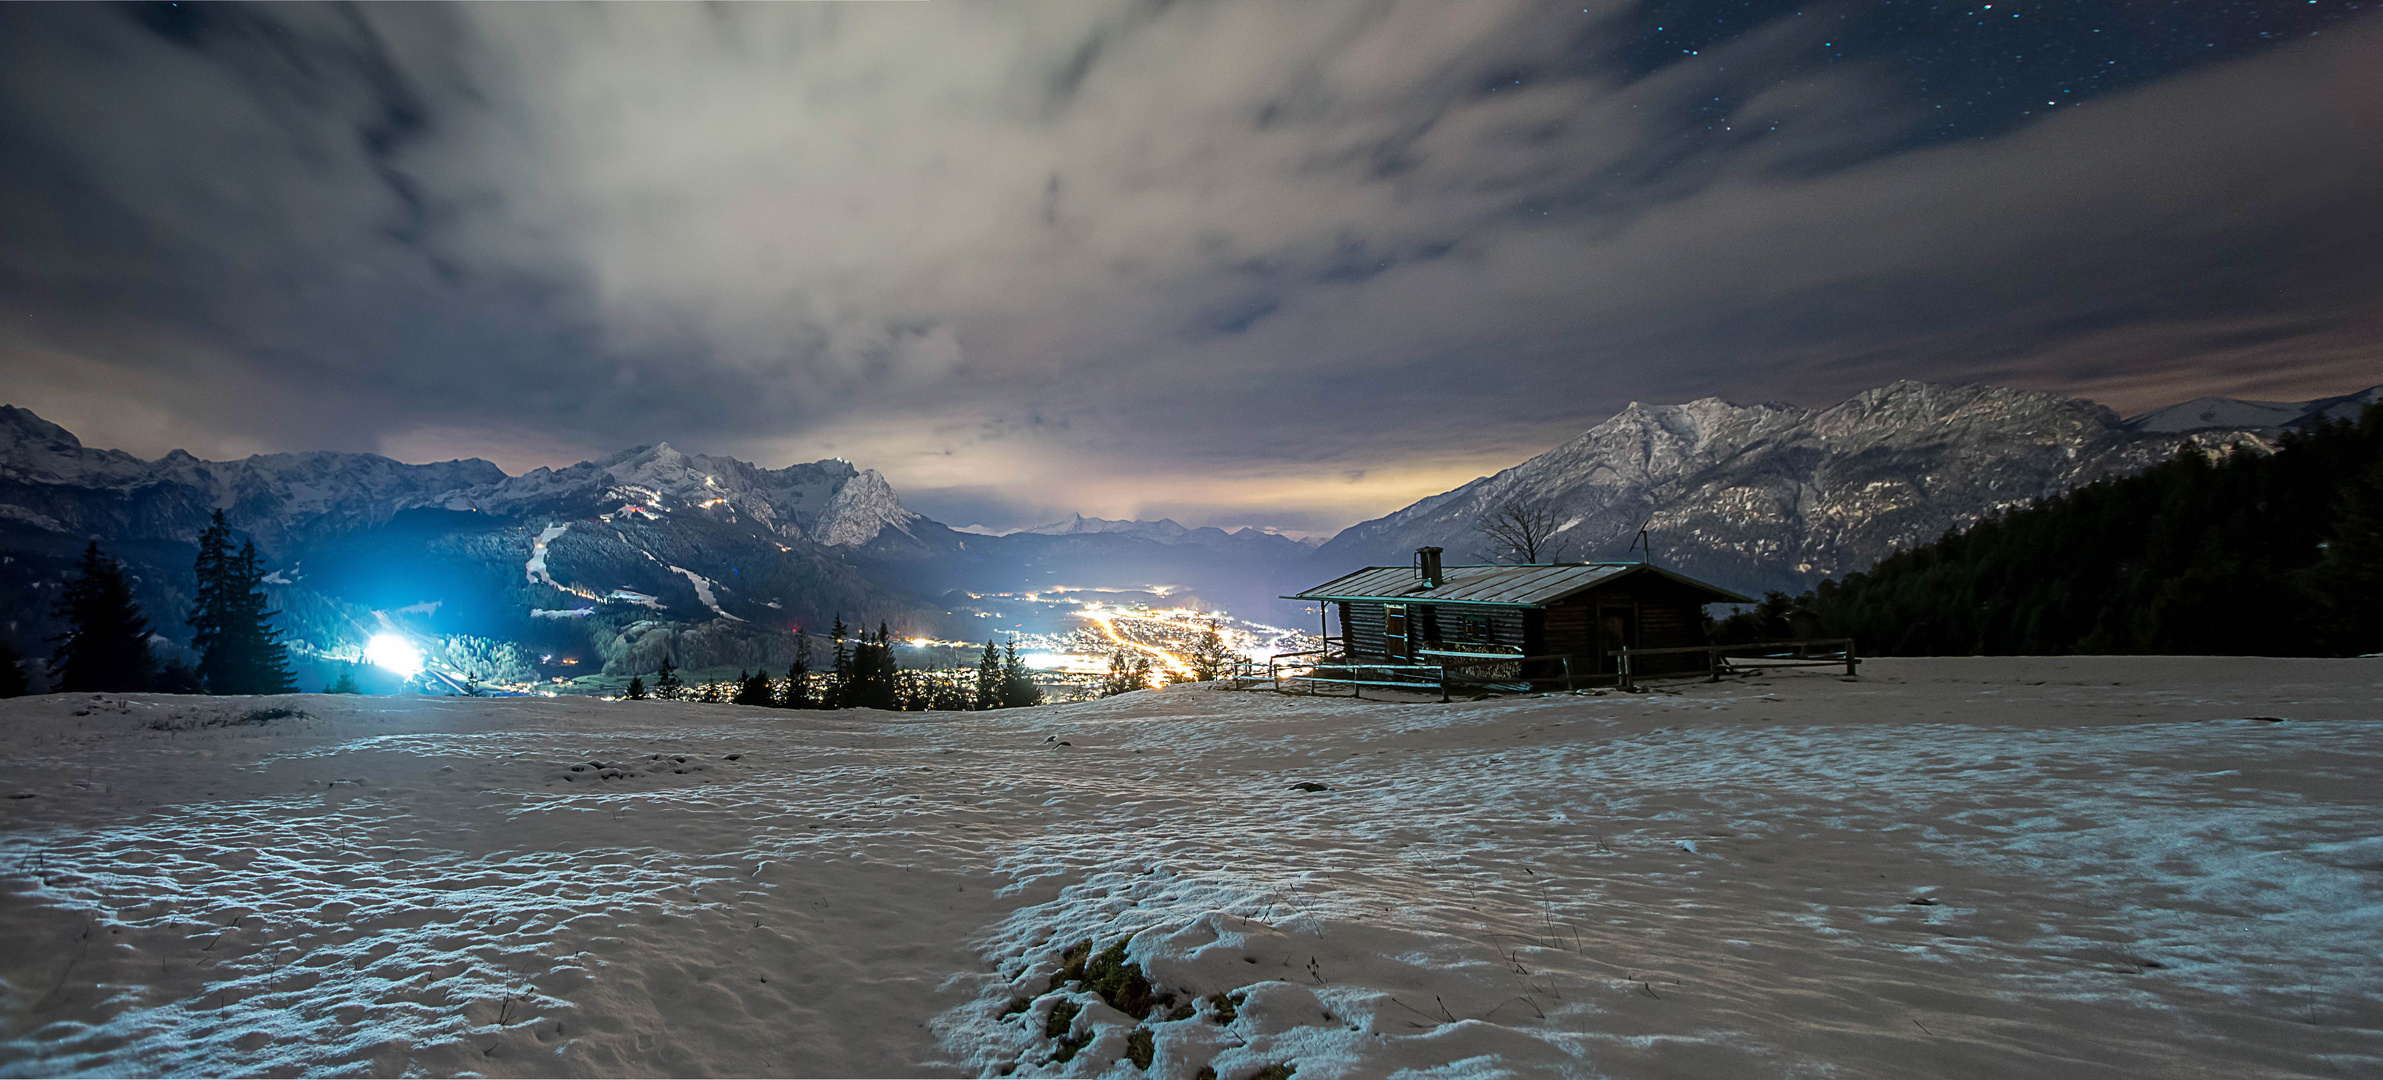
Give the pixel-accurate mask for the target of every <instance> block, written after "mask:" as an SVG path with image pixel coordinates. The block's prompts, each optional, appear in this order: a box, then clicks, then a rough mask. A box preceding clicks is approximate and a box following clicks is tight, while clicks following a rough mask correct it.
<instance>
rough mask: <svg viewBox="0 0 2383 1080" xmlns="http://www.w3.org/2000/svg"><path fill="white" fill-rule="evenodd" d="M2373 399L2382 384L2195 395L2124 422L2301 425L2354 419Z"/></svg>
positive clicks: (2190, 426)
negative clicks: (2319, 392) (2267, 395)
mask: <svg viewBox="0 0 2383 1080" xmlns="http://www.w3.org/2000/svg"><path fill="white" fill-rule="evenodd" d="M2376 401H2383V386H2370V387H2368V388H2366V389H2364V390H2361V391H2359V392H2358V393H2355V394H2343V395H2340V396H2338V397H2329V398H2318V399H2316V400H2315V401H2245V400H2243V399H2241V398H2222V397H2205V398H2194V399H2193V400H2191V401H2188V402H2185V403H2184V404H2182V405H2170V406H2168V407H2166V408H2161V409H2153V410H2151V411H2150V412H2147V413H2144V414H2143V415H2141V416H2138V417H2135V418H2134V419H2131V420H2128V421H2127V422H2126V426H2127V430H2129V431H2145V432H2171V433H2173V432H2184V431H2201V430H2206V429H2209V428H2256V427H2277V428H2286V427H2300V426H2301V425H2304V424H2308V423H2311V422H2313V421H2317V420H2356V419H2358V412H2359V410H2360V409H2363V408H2365V407H2366V406H2367V405H2370V404H2372V403H2374V402H2376Z"/></svg>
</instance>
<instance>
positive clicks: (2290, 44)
mask: <svg viewBox="0 0 2383 1080" xmlns="http://www.w3.org/2000/svg"><path fill="white" fill-rule="evenodd" d="M2375 6H2376V4H2375V3H2370V2H2345V0H2316V2H2313V3H2312V2H2308V0H2292V2H2274V3H2219V2H2205V3H2113V2H2096V0H2071V2H2066V3H2054V4H2035V3H2018V4H2005V3H1995V4H1991V5H1986V4H1973V5H1957V4H1935V3H1914V2H1907V0H1887V2H1874V3H1853V4H1839V5H1798V4H1786V3H1733V4H1723V3H1697V2H1653V3H1595V4H1588V5H1583V4H1581V3H1577V2H1576V3H1572V4H1533V3H1475V4H1450V3H1443V2H1425V3H1412V4H1408V3H1300V4H1256V3H1197V2H1190V0H1179V2H1176V3H1171V4H1170V3H1091V2H1074V0H1071V2H1066V3H1060V2H1050V3H1043V4H1034V5H1003V4H966V5H961V4H920V5H895V4H870V5H832V4H830V5H793V6H762V5H726V6H696V5H672V6H635V5H606V6H600V7H567V6H561V5H485V6H467V7H448V6H438V5H432V4H408V5H400V6H385V7H384V6H372V5H366V6H355V7H330V6H313V5H302V4H287V5H271V6H263V7H241V6H231V5H217V4H187V3H186V4H179V5H175V4H151V5H129V6H109V5H97V4H75V5H65V4H55V5H53V4H14V5H6V6H0V399H5V400H6V401H7V402H9V403H11V404H16V405H21V406H25V407H29V408H32V409H33V410H35V411H37V412H39V413H41V414H42V415H43V416H45V417H48V418H50V419H52V420H55V421H57V422H59V423H62V424H64V425H66V426H67V427H68V428H70V429H72V430H74V431H75V432H77V433H78V434H79V435H81V436H82V437H83V439H84V440H85V442H87V443H89V444H92V445H98V446H115V447H122V448H124V449H128V450H132V451H134V452H136V453H140V454H143V455H146V456H154V455H157V454H161V453H163V452H165V451H166V450H169V449H172V448H174V447H183V448H187V449H189V450H191V451H192V452H194V453H198V454H200V455H201V456H204V457H226V456H237V455H241V454H246V453H252V452H259V451H273V450H308V449H340V450H371V451H377V452H381V453H386V454H389V455H391V456H394V457H397V458H400V459H403V460H409V461H424V460H434V459H443V458H449V457H457V456H481V457H488V458H490V459H492V460H495V461H497V462H498V463H499V464H501V465H503V466H505V467H506V468H507V469H510V470H513V471H520V470H523V469H526V468H530V467H534V466H537V465H542V464H550V465H560V464H567V463H569V462H572V461H576V460H579V459H581V458H585V457H591V456H598V455H601V454H605V453H609V452H611V451H613V450H616V449H620V448H623V447H626V446H631V445H636V444H640V443H651V442H658V441H665V440H667V441H669V442H671V443H672V444H673V445H676V446H679V447H681V448H683V449H688V450H697V451H708V452H718V453H733V454H736V455H738V456H742V457H746V458H749V459H754V460H758V461H760V462H761V463H763V464H767V465H781V464H786V463H788V462H792V461H801V460H812V459H816V458H820V457H827V456H841V457H845V458H848V459H851V460H852V461H854V462H856V463H858V464H860V465H861V466H863V467H870V468H876V469H879V470H881V471H883V472H885V473H886V474H887V476H888V477H889V478H890V479H891V480H892V481H893V482H894V484H895V486H896V487H897V488H898V489H899V490H900V491H901V492H902V493H903V496H904V498H905V501H906V502H908V503H909V504H910V505H911V506H912V507H913V508H914V509H918V510H921V511H924V512H926V513H929V514H931V515H933V516H935V517H938V518H940V519H942V520H944V521H947V522H949V523H952V524H955V525H957V524H970V523H983V524H988V525H993V526H1019V525H1029V524H1034V523H1037V522H1039V521H1044V520H1050V519H1052V518H1056V517H1060V516H1064V515H1065V513H1067V512H1069V511H1081V512H1084V513H1087V514H1096V515H1101V516H1110V517H1119V516H1140V517H1157V516H1162V515H1172V516H1175V517H1176V518H1178V519H1179V520H1183V521H1185V522H1186V523H1188V524H1219V525H1224V526H1226V527H1235V526H1238V525H1242V524H1259V525H1268V526H1275V527H1280V528H1284V529H1287V530H1292V531H1329V530H1331V529H1334V528H1337V527H1339V526H1342V525H1345V524H1348V523H1350V522H1352V521H1354V520H1357V519H1360V518H1363V517H1371V516H1375V515H1378V514H1381V513H1384V512H1387V511H1389V510H1392V509H1395V508H1397V507H1399V506H1401V505H1404V504H1406V503H1407V502H1410V501H1412V500H1413V499H1415V498H1417V497H1420V496H1423V495H1427V494H1431V493H1434V492H1437V491H1441V490H1445V489H1447V488H1449V487H1452V486H1455V485H1456V484H1459V483H1462V482H1464V481H1466V480H1469V479H1471V478H1472V477H1474V476H1477V475H1481V474H1483V473H1486V472H1490V471H1494V470H1496V469H1498V468H1502V467H1504V466H1507V465H1511V464H1513V463H1514V462H1516V461H1519V460H1520V459H1522V458H1523V457H1527V456H1529V455H1530V454H1533V453H1536V452H1538V451H1540V450H1543V449H1546V448H1547V447H1548V446H1550V445H1553V444H1555V443H1557V442H1560V441H1563V440H1564V439H1567V438H1569V437H1571V436H1572V435H1574V434H1577V433H1578V432H1579V431H1580V430H1581V429H1582V428H1585V427H1586V426H1588V425H1590V424H1592V423H1594V422H1596V421H1598V420H1600V419H1602V418H1604V417H1605V416H1607V415H1610V414H1611V413H1612V412H1613V411H1614V410H1615V409H1617V408H1619V407H1621V406H1622V405H1623V404H1625V403H1627V402H1629V401H1632V400H1642V401H1652V402H1673V401H1685V400H1689V399H1693V398H1698V397H1705V396H1718V397H1722V398H1726V399H1729V400H1733V401H1741V402H1747V401H1761V400H1775V401H1789V402H1795V403H1799V404H1805V405H1823V404H1828V403H1832V402H1834V401H1837V400H1841V399H1842V398H1844V397H1845V396H1847V395H1849V394H1851V393H1853V392H1855V391H1858V390H1861V389H1864V388H1867V387H1871V386H1876V385H1881V384H1883V383H1886V382H1889V381H1892V380H1894V379H1899V378H1921V379H1932V380H1943V381H1964V382H1984V383H1992V384H1997V385H2004V386H2014V387H2021V388H2026V389H2040V390H2052V391H2058V392H2062V393H2069V394H2075V395H2079V396H2084V397H2090V398H2093V399H2095V400H2097V401H2101V402H2103V403H2104V404H2107V405H2109V406H2111V407H2112V408H2114V409H2117V410H2119V411H2120V412H2121V413H2131V412H2136V411H2140V410H2142V409H2146V408H2149V407H2153V406H2156V405H2161V404H2167V403H2171V402H2174V401H2180V400H2184V399H2188V398H2192V397H2196V396H2200V395H2203V394H2225V395H2231V396H2238V397H2253V398H2268V399H2285V400H2291V399H2301V398H2308V397H2316V396H2322V395H2326V394H2335V393H2344V392H2348V391H2352V390H2356V389H2361V388H2363V387H2365V386H2368V385H2371V384H2374V383H2377V382H2383V362H2379V360H2383V357H2379V356H2378V353H2379V352H2383V349H2379V348H2378V346H2377V344H2376V343H2377V342H2378V341H2379V340H2383V337H2379V335H2378V331H2379V330H2383V325H2378V324H2379V323H2383V317H2379V316H2383V302H2379V300H2383V198H2379V197H2378V196H2379V195H2383V17H2379V16H2377V15H2375V14H2373V13H2372V9H2373V8H2374V7H2375Z"/></svg>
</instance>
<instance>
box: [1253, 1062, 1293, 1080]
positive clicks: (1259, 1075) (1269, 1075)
mask: <svg viewBox="0 0 2383 1080" xmlns="http://www.w3.org/2000/svg"><path fill="white" fill-rule="evenodd" d="M1296 1071H1298V1066H1296V1065H1268V1066H1266V1067H1265V1068H1263V1069H1259V1070H1258V1071H1256V1072H1254V1073H1251V1074H1249V1080H1291V1074H1292V1073H1293V1072H1296Z"/></svg>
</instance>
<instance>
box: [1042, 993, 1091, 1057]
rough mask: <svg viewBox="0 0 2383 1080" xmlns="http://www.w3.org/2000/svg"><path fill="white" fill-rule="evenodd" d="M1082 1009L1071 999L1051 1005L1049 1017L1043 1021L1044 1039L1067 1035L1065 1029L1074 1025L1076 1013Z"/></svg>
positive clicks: (1082, 1008)
mask: <svg viewBox="0 0 2383 1080" xmlns="http://www.w3.org/2000/svg"><path fill="white" fill-rule="evenodd" d="M1083 1011H1084V1007H1083V1006H1082V1005H1078V1004H1076V1003H1075V1002H1072V1001H1062V1002H1059V1003H1057V1004H1055V1005H1052V1006H1051V1017H1050V1019H1048V1020H1045V1021H1043V1037H1044V1038H1046V1039H1058V1038H1064V1037H1065V1036H1066V1035H1067V1029H1069V1028H1071V1027H1074V1026H1075V1024H1076V1014H1077V1013H1080V1012H1083ZM1070 1056H1071V1057H1072V1056H1073V1055H1072V1054H1071V1055H1070ZM1061 1060H1065V1059H1064V1058H1063V1059H1061Z"/></svg>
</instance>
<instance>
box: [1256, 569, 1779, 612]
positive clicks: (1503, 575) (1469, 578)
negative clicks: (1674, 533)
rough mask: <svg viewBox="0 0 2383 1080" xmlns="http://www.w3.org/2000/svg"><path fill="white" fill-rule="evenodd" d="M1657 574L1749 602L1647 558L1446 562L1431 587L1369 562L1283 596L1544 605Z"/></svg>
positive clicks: (1719, 598) (1407, 572) (1722, 598)
mask: <svg viewBox="0 0 2383 1080" xmlns="http://www.w3.org/2000/svg"><path fill="white" fill-rule="evenodd" d="M1640 572H1647V573H1655V574H1661V575H1663V576H1664V577H1667V578H1670V579H1672V580H1673V581H1677V582H1679V583H1681V584H1683V585H1687V586H1691V587H1693V588H1697V589H1702V590H1704V591H1705V592H1707V593H1709V594H1711V598H1712V599H1711V601H1708V602H1718V603H1725V604H1750V603H1753V602H1754V601H1753V600H1752V598H1750V597H1745V596H1740V595H1738V594H1737V593H1734V592H1731V591H1729V590H1727V589H1724V588H1721V587H1719V586H1717V585H1709V584H1706V583H1705V582H1702V581H1698V580H1696V579H1695V578H1692V577H1689V576H1687V575H1686V574H1680V573H1675V572H1673V571H1670V570H1665V569H1663V568H1662V567H1660V566H1651V565H1649V564H1647V563H1634V562H1630V563H1613V562H1608V563H1527V564H1524V565H1521V566H1513V565H1506V564H1490V565H1478V566H1450V567H1447V568H1445V570H1444V571H1443V572H1442V574H1441V578H1442V580H1441V583H1440V584H1439V585H1438V586H1437V587H1434V586H1432V585H1431V584H1430V583H1429V582H1427V581H1425V580H1423V577H1422V575H1420V574H1418V573H1416V571H1415V568H1414V567H1412V566H1368V567H1366V568H1365V569H1363V570H1359V571H1357V572H1355V573H1352V574H1345V575H1342V576H1341V577H1337V578H1334V579H1332V580H1331V581H1327V582H1325V583H1324V584H1322V585H1318V586H1316V587H1315V588H1312V589H1309V590H1307V591H1305V592H1300V593H1293V594H1291V595H1289V596H1285V597H1283V599H1285V600H1392V601H1397V600H1414V601H1429V602H1431V603H1434V604H1493V605H1497V606H1501V607H1544V606H1546V605H1548V604H1552V603H1554V602H1556V601H1558V600H1561V599H1563V598H1565V597H1567V596H1570V595H1572V594H1574V593H1577V592H1580V591H1581V590H1583V589H1589V588H1593V587H1595V586H1598V585H1602V584H1605V583H1606V582H1609V581H1612V580H1614V579H1616V578H1619V577H1623V576H1625V575H1628V574H1634V573H1640Z"/></svg>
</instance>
